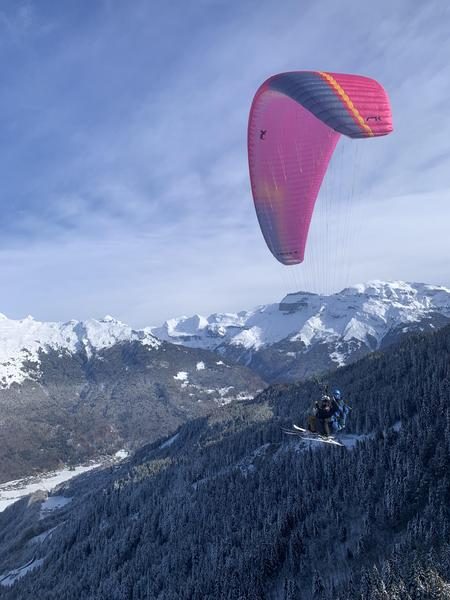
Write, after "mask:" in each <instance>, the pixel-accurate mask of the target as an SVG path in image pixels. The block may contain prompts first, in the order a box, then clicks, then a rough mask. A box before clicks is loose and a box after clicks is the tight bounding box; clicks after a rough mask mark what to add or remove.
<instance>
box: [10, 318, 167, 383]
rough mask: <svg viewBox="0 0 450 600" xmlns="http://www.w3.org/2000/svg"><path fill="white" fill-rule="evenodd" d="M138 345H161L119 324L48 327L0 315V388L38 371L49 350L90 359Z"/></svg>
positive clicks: (146, 334)
mask: <svg viewBox="0 0 450 600" xmlns="http://www.w3.org/2000/svg"><path fill="white" fill-rule="evenodd" d="M133 341H138V342H140V343H141V344H142V345H144V346H148V347H149V348H158V347H159V346H160V345H161V342H160V341H159V340H157V339H156V338H155V337H154V336H153V335H152V334H151V333H150V331H148V330H145V329H143V330H134V329H132V328H131V327H129V326H128V325H125V324H124V323H121V322H120V321H118V320H116V319H114V318H113V317H110V316H109V315H108V316H106V317H105V318H104V319H101V320H95V319H89V320H87V321H69V322H67V323H51V322H41V321H36V320H35V319H33V317H31V316H28V317H26V318H25V319H21V320H13V319H8V318H7V317H6V316H5V315H3V314H0V388H5V387H9V386H10V385H11V384H13V383H22V382H23V381H24V380H25V379H27V378H29V377H30V369H29V366H30V364H33V367H34V368H33V371H34V372H36V370H37V371H39V365H40V363H41V357H42V354H45V353H48V352H49V350H55V351H58V352H61V353H62V352H68V353H70V354H75V353H78V352H83V353H85V354H86V356H87V357H88V358H89V357H91V356H92V355H93V354H94V353H95V352H98V351H99V350H104V349H105V348H111V347H112V346H114V345H115V344H117V343H121V342H133Z"/></svg>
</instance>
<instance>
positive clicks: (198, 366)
mask: <svg viewBox="0 0 450 600" xmlns="http://www.w3.org/2000/svg"><path fill="white" fill-rule="evenodd" d="M195 368H196V369H197V371H203V370H204V369H205V368H206V367H205V363H204V362H203V361H202V360H201V361H200V362H198V363H197V364H196V365H195Z"/></svg>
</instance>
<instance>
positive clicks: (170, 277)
mask: <svg viewBox="0 0 450 600" xmlns="http://www.w3.org/2000/svg"><path fill="white" fill-rule="evenodd" d="M449 28H450V9H449V8H448V6H447V3H446V2H442V1H440V0H438V1H435V2H434V1H429V2H426V3H417V2H411V1H409V0H408V1H404V2H402V1H401V0H399V1H394V2H393V1H392V0H391V1H389V2H388V1H385V0H381V2H378V3H377V5H376V8H373V9H371V8H369V6H368V4H367V3H362V2H357V1H356V0H351V1H350V0H342V1H340V2H339V3H337V2H335V1H334V0H318V1H317V0H315V1H313V2H301V1H299V0H295V1H289V0H288V1H285V2H275V1H264V0H258V1H253V0H242V1H239V2H237V1H236V2H234V1H231V2H230V1H229V0H227V1H221V0H220V1H219V0H217V1H214V0H192V1H191V2H183V1H181V0H174V1H173V2H165V1H160V0H152V2H149V1H147V0H145V1H141V0H133V2H114V1H112V0H111V1H100V0H91V1H89V2H88V1H87V0H82V1H79V0H76V1H75V0H73V1H70V0H68V1H65V2H53V1H45V0H40V1H39V2H21V1H17V0H15V1H10V2H6V1H5V2H2V3H1V4H0V60H1V69H0V80H1V87H2V90H3V93H2V94H1V95H0V141H1V144H2V147H3V152H2V160H1V161H0V182H1V187H0V202H1V215H2V219H1V227H0V273H1V280H0V281H1V295H0V300H1V301H0V311H1V312H3V313H5V314H6V315H7V316H9V317H13V318H21V317H24V316H26V315H27V314H32V315H33V316H35V317H36V318H39V319H47V320H67V319H70V318H80V319H81V318H87V317H91V316H96V317H100V316H103V315H104V314H107V313H109V314H112V315H114V316H116V317H117V318H120V319H122V320H124V321H126V322H129V323H131V324H132V325H135V326H142V325H148V324H159V323H160V322H161V321H162V320H164V319H165V318H168V317H170V316H175V315H180V314H191V313H194V312H200V313H209V312H213V311H234V310H239V309H242V308H250V307H252V306H254V305H256V304H260V303H263V302H270V301H277V300H279V299H280V298H281V297H282V296H283V295H284V294H285V293H286V292H288V291H295V290H296V289H297V288H298V287H305V286H306V287H308V286H310V287H311V286H312V287H315V288H316V289H321V290H323V289H327V290H328V291H335V290H337V289H339V288H341V287H344V286H345V285H348V284H350V283H356V282H358V281H365V280H368V279H374V278H378V279H404V280H409V281H426V282H430V283H438V284H445V285H448V286H450V268H449V256H450V235H449V224H450V198H449V191H448V190H449V188H450V149H449V148H450V145H449V139H450V120H449V115H448V99H449V97H450V69H449V63H448V57H449V56H450V38H449V36H448V31H449ZM300 69H321V70H328V71H336V72H350V73H360V74H365V75H369V76H372V77H374V78H376V79H378V80H379V81H380V82H381V83H382V84H383V85H384V86H385V87H386V89H387V90H388V92H389V94H390V97H391V101H392V107H393V113H394V126H395V132H394V134H392V135H391V136H389V137H387V138H381V139H377V140H370V141H367V142H366V143H365V144H364V148H362V146H360V147H358V148H357V149H356V150H355V148H354V146H351V147H348V144H347V146H346V145H345V144H343V145H342V147H341V148H340V149H339V150H338V152H337V154H336V157H335V161H334V163H335V164H333V165H332V168H331V170H330V175H329V180H327V182H326V183H325V186H324V193H323V198H321V199H322V204H320V200H319V204H318V207H317V214H316V215H315V219H314V222H313V226H312V229H311V235H310V243H309V247H310V257H309V258H310V261H309V263H308V264H306V262H305V264H304V265H302V266H299V267H296V268H294V269H291V270H289V268H285V267H283V266H282V265H280V264H279V263H277V262H276V261H275V259H273V258H272V256H271V255H270V253H269V252H268V250H267V249H266V247H265V245H264V241H263V239H262V236H261V234H260V232H259V228H258V224H257V221H256V217H255V214H254V209H253V203H252V200H251V193H250V189H249V182H248V172H247V158H246V126H247V118H248V111H249V107H250V103H251V100H252V96H253V94H254V92H255V90H256V89H257V87H258V86H259V84H260V83H262V81H264V79H266V78H267V77H268V76H269V75H271V74H273V73H276V72H279V71H284V70H300ZM348 143H351V144H354V142H348ZM363 143H364V142H363ZM336 182H337V183H336ZM350 182H351V184H350ZM337 184H339V187H337ZM333 186H334V187H333ZM337 189H339V190H341V189H344V193H345V194H347V195H346V196H345V197H346V204H344V205H343V204H342V202H341V203H340V202H339V200H340V198H338V197H337V196H338V195H339V194H338V192H337V191H336V190H337ZM345 190H347V192H346V191H345ZM348 190H354V191H353V194H352V196H353V198H352V200H353V204H349V202H347V200H350V197H348V198H347V196H350V195H351V194H350V192H348ZM326 206H328V208H329V211H328V212H327V213H326V211H325V207H326ZM342 206H344V208H345V210H343V209H342ZM342 212H345V213H348V214H347V216H345V215H344V217H343V216H342V214H341V215H340V216H339V214H340V213H342ZM338 213H339V214H338ZM326 230H328V231H329V234H328V238H327V240H328V242H327V244H325V243H324V242H323V240H324V231H326ZM330 231H331V233H330ZM335 244H337V247H338V248H339V249H338V250H336V251H334V248H335V247H336V246H335Z"/></svg>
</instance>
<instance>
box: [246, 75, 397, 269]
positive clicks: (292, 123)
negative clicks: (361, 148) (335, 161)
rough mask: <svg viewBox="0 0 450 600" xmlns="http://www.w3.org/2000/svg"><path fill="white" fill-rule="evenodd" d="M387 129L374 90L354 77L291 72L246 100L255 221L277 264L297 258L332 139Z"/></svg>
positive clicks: (384, 105)
mask: <svg viewBox="0 0 450 600" xmlns="http://www.w3.org/2000/svg"><path fill="white" fill-rule="evenodd" d="M391 131H392V115H391V109H390V105H389V99H388V97H387V94H386V92H385V91H384V89H383V88H382V86H381V85H380V84H379V83H378V82H376V81H375V80H373V79H369V78H367V77H362V76H359V75H340V74H335V73H325V72H310V71H299V72H293V73H281V74H280V75H274V76H273V77H271V78H269V79H268V80H267V81H265V82H264V83H263V85H262V86H261V87H260V88H259V90H258V91H257V92H256V95H255V97H254V99H253V103H252V107H251V111H250V117H249V126H248V157H249V167H250V179H251V185H252V193H253V199H254V202H255V208H256V214H257V216H258V220H259V224H260V226H261V230H262V233H263V236H264V239H265V241H266V243H267V246H268V247H269V249H270V251H271V252H272V254H273V255H274V256H275V258H277V260H279V261H280V262H281V263H283V264H285V265H293V264H297V263H300V262H302V261H303V259H304V254H305V246H306V239H307V236H308V230H309V225H310V222H311V217H312V213H313V210H314V204H315V202H316V198H317V195H318V193H319V190H320V186H321V184H322V180H323V178H324V175H325V172H326V170H327V167H328V163H329V161H330V158H331V156H332V154H333V151H334V149H335V147H336V144H337V142H338V140H339V137H340V134H343V135H346V136H348V137H351V138H367V137H376V136H380V135H386V134H388V133H390V132H391Z"/></svg>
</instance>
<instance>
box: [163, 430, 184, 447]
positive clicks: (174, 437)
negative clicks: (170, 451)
mask: <svg viewBox="0 0 450 600" xmlns="http://www.w3.org/2000/svg"><path fill="white" fill-rule="evenodd" d="M179 435H180V434H179V433H176V434H175V435H173V436H172V437H171V438H169V439H168V440H166V441H165V442H163V443H162V444H161V446H160V447H159V449H160V450H163V449H164V448H168V447H169V446H171V445H172V444H173V443H174V442H175V441H176V440H177V439H178V437H179Z"/></svg>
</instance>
